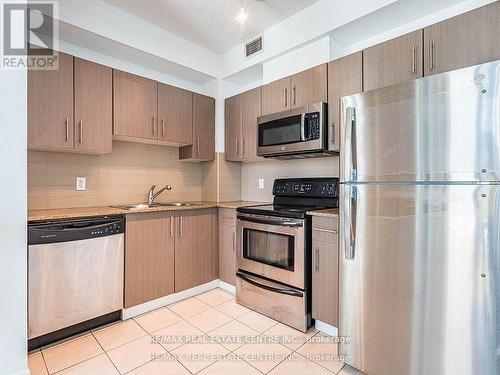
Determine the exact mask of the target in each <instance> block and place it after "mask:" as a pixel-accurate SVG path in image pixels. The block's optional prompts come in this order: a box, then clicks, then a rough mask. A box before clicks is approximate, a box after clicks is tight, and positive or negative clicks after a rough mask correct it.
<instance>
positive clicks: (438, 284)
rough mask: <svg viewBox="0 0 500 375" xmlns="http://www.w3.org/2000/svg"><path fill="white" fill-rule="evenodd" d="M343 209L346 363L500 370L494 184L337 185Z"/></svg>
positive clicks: (418, 373)
mask: <svg viewBox="0 0 500 375" xmlns="http://www.w3.org/2000/svg"><path fill="white" fill-rule="evenodd" d="M340 212H341V218H340V219H341V224H340V225H341V236H340V251H341V252H340V300H341V301H342V303H341V304H340V323H339V334H340V336H341V337H344V338H345V340H346V342H344V343H342V344H341V345H340V351H339V353H340V354H341V355H343V356H344V358H347V359H346V362H347V363H349V364H350V365H352V366H353V367H356V368H358V369H359V370H361V371H363V372H366V373H367V374H369V375H402V374H405V375H422V374H425V375H445V374H446V375H448V374H449V375H452V374H453V375H455V374H457V375H458V374H460V375H477V374H481V375H498V374H500V222H499V220H500V185H424V184H422V185H416V184H414V185H409V184H408V185H397V184H372V185H370V184H359V185H349V184H343V185H342V187H341V210H340Z"/></svg>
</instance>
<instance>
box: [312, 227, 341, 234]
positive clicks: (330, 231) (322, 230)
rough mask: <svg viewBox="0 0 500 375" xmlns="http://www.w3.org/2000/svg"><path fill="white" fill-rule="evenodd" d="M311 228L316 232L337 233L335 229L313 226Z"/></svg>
mask: <svg viewBox="0 0 500 375" xmlns="http://www.w3.org/2000/svg"><path fill="white" fill-rule="evenodd" d="M313 230H316V231H318V232H324V233H332V234H337V231H336V230H331V229H321V228H313Z"/></svg>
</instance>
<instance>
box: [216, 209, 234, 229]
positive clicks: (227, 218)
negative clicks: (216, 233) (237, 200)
mask: <svg viewBox="0 0 500 375" xmlns="http://www.w3.org/2000/svg"><path fill="white" fill-rule="evenodd" d="M219 225H229V226H232V227H236V210H235V209H233V208H219Z"/></svg>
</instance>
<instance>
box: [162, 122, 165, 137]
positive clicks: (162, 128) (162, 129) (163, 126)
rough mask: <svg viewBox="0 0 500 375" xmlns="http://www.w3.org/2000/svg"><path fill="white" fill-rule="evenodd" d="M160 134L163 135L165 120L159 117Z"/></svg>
mask: <svg viewBox="0 0 500 375" xmlns="http://www.w3.org/2000/svg"><path fill="white" fill-rule="evenodd" d="M161 135H165V120H164V119H161Z"/></svg>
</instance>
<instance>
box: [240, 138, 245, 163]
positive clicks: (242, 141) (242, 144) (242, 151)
mask: <svg viewBox="0 0 500 375" xmlns="http://www.w3.org/2000/svg"><path fill="white" fill-rule="evenodd" d="M244 154H245V138H243V137H241V158H243V155H244Z"/></svg>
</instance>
